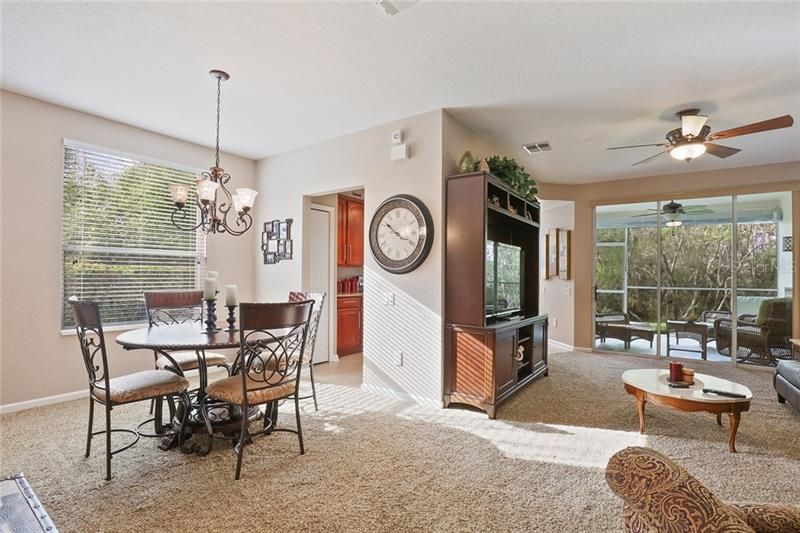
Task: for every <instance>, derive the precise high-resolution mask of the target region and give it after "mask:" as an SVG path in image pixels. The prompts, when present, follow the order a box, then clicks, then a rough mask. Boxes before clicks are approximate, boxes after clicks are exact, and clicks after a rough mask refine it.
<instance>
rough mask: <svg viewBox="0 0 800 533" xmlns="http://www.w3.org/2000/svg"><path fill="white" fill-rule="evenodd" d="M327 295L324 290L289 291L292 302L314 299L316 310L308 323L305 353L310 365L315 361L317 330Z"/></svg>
mask: <svg viewBox="0 0 800 533" xmlns="http://www.w3.org/2000/svg"><path fill="white" fill-rule="evenodd" d="M325 296H326V295H325V293H324V292H299V291H292V292H290V293H289V301H290V302H302V301H304V300H313V301H314V310H313V311H312V313H311V319H310V321H309V323H308V338H307V339H306V349H305V354H304V357H305V358H306V360H307V361H308V364H309V366H310V365H312V364H313V361H314V347H315V346H316V344H317V331H318V330H319V323H320V320H321V319H322V309H323V307H324V306H325Z"/></svg>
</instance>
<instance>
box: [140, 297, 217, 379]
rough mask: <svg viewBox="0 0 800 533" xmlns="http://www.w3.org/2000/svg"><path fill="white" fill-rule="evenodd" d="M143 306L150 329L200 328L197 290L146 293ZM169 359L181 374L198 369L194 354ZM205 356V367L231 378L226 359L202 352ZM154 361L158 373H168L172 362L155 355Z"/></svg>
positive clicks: (199, 299) (183, 353) (201, 303)
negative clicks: (174, 325) (180, 326)
mask: <svg viewBox="0 0 800 533" xmlns="http://www.w3.org/2000/svg"><path fill="white" fill-rule="evenodd" d="M144 305H145V309H146V310H147V322H148V324H149V325H150V327H158V326H166V325H171V324H187V323H188V324H190V323H194V322H197V323H198V324H199V323H202V321H203V291H200V290H191V291H187V290H174V291H145V293H144ZM170 356H171V357H172V359H173V360H174V362H175V363H177V364H178V365H179V366H180V369H181V370H183V371H184V372H185V371H187V370H194V369H196V368H197V367H198V366H199V363H198V361H197V354H196V353H195V352H193V351H185V352H172V353H170ZM204 356H205V360H206V366H207V367H211V366H216V367H224V368H225V370H226V371H227V372H228V375H230V367H229V366H228V358H227V357H225V356H224V355H223V354H221V353H214V352H205V353H204ZM155 358H156V368H157V369H160V370H169V369H171V368H172V367H173V364H174V363H173V361H170V360H169V359H167V358H166V357H164V356H163V355H159V354H158V353H157V352H156V353H155Z"/></svg>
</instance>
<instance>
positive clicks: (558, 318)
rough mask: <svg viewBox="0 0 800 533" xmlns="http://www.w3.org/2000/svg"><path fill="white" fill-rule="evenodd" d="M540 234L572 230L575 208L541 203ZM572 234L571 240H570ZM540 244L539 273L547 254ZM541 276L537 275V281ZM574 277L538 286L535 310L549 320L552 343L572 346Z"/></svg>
mask: <svg viewBox="0 0 800 533" xmlns="http://www.w3.org/2000/svg"><path fill="white" fill-rule="evenodd" d="M541 220H542V232H541V234H542V235H543V236H544V235H547V234H549V233H550V230H551V229H568V230H574V229H575V204H574V202H570V201H559V200H542V218H541ZM574 233H575V232H574V231H573V239H574ZM541 240H542V248H541V250H542V252H541V258H542V259H541V261H540V265H541V270H542V272H544V268H545V261H546V260H547V259H546V257H547V254H546V251H545V250H544V237H542V238H541ZM574 257H575V247H574V245H573V247H572V255H571V257H570V261H572V269H573V272H574V269H575V259H574ZM542 272H540V273H538V275H539V276H540V277H541V274H542ZM574 279H575V278H574V274H573V276H572V279H569V280H563V279H560V278H559V277H558V276H555V277H552V278H550V279H547V280H542V282H541V295H540V301H539V309H540V311H541V312H542V313H547V314H548V315H549V316H550V324H549V331H548V336H549V339H550V340H552V341H556V342H560V343H561V344H565V345H567V346H573V344H574V342H575V338H574V323H575V321H574V317H575V299H574V287H575V281H574Z"/></svg>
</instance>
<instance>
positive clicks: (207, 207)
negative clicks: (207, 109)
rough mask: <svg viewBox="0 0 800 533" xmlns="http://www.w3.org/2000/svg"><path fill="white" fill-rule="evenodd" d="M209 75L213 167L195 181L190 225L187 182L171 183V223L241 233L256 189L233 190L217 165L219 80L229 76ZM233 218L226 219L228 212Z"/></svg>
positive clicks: (185, 227) (187, 228) (248, 223)
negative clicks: (213, 88) (213, 84)
mask: <svg viewBox="0 0 800 533" xmlns="http://www.w3.org/2000/svg"><path fill="white" fill-rule="evenodd" d="M209 74H211V77H212V78H216V79H217V150H216V159H215V162H214V166H213V167H211V168H210V169H209V170H208V171H206V172H203V173H202V174H200V178H199V179H198V180H197V181H196V182H195V183H196V184H197V202H196V203H197V208H198V209H199V210H200V220H199V222H197V224H195V225H192V223H193V222H194V220H191V214H190V212H189V210H187V209H184V208H185V207H186V201H187V200H188V198H189V185H186V184H173V185H170V186H169V192H170V195H171V196H172V201H173V202H175V210H174V211H173V212H172V215H171V219H172V223H173V224H174V225H175V226H176V227H177V228H178V229H181V230H185V231H195V230H198V229H200V230H202V231H203V232H204V233H206V234H208V233H229V234H231V235H234V236H238V235H242V234H243V233H245V232H246V231H247V230H249V229H250V227H251V226H252V225H253V218H252V217H251V216H250V210H251V209H252V208H253V203H254V202H255V199H256V195H257V194H258V192H257V191H254V190H253V189H245V188H241V189H236V192H235V193H233V194H231V191H230V190H228V188H227V187H226V186H225V185H226V184H227V183H228V182H229V181H230V179H231V176H230V174H228V173H227V172H225V170H224V169H222V168H220V166H219V116H220V94H221V92H222V82H223V81H226V80H228V79H230V76H229V75H228V73H227V72H224V71H222V70H212V71H210V72H209ZM231 209H233V210H234V213H232V214H231V216H232V217H234V216H235V219H234V220H233V221H232V222H229V221H228V214H229V213H230V212H231Z"/></svg>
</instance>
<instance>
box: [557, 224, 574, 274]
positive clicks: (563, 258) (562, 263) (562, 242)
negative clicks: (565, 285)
mask: <svg viewBox="0 0 800 533" xmlns="http://www.w3.org/2000/svg"><path fill="white" fill-rule="evenodd" d="M571 252H572V232H571V231H570V230H568V229H560V230H558V277H559V278H560V279H565V280H566V279H570V276H572V271H571V270H572V269H571V267H572V265H571V264H570V260H569V256H570V254H571Z"/></svg>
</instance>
